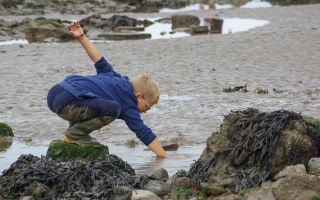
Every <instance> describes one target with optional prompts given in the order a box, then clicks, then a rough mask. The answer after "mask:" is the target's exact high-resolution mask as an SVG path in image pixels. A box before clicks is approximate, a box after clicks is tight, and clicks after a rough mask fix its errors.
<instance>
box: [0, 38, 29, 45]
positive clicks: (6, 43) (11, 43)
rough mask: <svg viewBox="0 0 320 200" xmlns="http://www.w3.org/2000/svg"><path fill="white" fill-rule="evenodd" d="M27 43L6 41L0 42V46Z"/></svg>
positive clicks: (23, 42)
mask: <svg viewBox="0 0 320 200" xmlns="http://www.w3.org/2000/svg"><path fill="white" fill-rule="evenodd" d="M28 43H29V42H28V41H27V40H22V39H18V40H8V41H0V46H2V45H13V44H28Z"/></svg>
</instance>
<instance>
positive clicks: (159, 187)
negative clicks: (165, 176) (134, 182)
mask: <svg viewBox="0 0 320 200" xmlns="http://www.w3.org/2000/svg"><path fill="white" fill-rule="evenodd" d="M144 189H146V190H149V191H151V192H153V193H154V194H156V195H158V196H164V195H166V194H168V193H169V192H170V190H171V187H170V185H169V184H168V183H166V182H163V181H159V180H149V181H148V183H147V184H146V185H145V186H144Z"/></svg>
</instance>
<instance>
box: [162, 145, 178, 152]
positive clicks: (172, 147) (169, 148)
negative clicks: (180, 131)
mask: <svg viewBox="0 0 320 200" xmlns="http://www.w3.org/2000/svg"><path fill="white" fill-rule="evenodd" d="M162 147H163V149H164V150H166V151H177V150H178V149H179V145H178V143H172V144H165V145H163V146H162Z"/></svg>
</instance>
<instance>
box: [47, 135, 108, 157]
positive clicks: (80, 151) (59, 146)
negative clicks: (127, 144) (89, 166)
mask: <svg viewBox="0 0 320 200" xmlns="http://www.w3.org/2000/svg"><path fill="white" fill-rule="evenodd" d="M105 154H109V150H108V147H107V146H104V145H100V146H80V145H77V144H70V143H67V142H64V141H61V140H55V141H52V142H51V144H50V146H49V148H48V151H47V156H49V157H55V158H62V159H63V160H75V159H80V160H84V161H92V160H96V159H97V158H99V157H101V156H103V155H105Z"/></svg>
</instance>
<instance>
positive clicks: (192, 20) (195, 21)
mask: <svg viewBox="0 0 320 200" xmlns="http://www.w3.org/2000/svg"><path fill="white" fill-rule="evenodd" d="M171 22H172V29H176V28H184V27H190V26H192V25H196V26H198V25H199V24H200V19H199V18H198V17H197V16H194V15H186V14H185V15H172V16H171Z"/></svg>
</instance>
